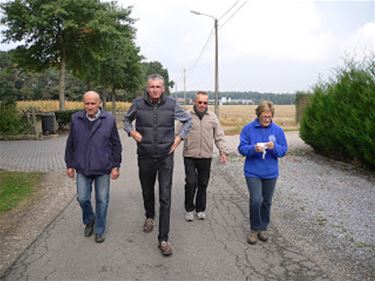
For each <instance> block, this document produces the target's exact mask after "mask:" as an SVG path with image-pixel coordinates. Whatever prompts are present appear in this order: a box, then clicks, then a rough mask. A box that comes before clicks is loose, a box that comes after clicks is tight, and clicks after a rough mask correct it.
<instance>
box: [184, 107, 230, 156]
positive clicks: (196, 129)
mask: <svg viewBox="0 0 375 281" xmlns="http://www.w3.org/2000/svg"><path fill="white" fill-rule="evenodd" d="M189 114H190V116H191V118H192V123H193V125H192V127H191V129H190V133H189V134H188V135H187V137H186V138H185V140H184V152H183V155H184V157H192V158H212V153H213V144H214V142H215V145H216V147H217V148H218V149H219V152H220V154H223V153H224V154H227V155H228V148H227V145H226V142H225V139H224V137H225V135H224V131H223V129H222V128H221V126H220V123H219V120H218V118H217V117H216V115H215V113H214V112H212V111H207V112H206V114H205V115H204V117H203V118H202V120H200V119H199V117H198V116H197V114H196V113H195V111H194V109H191V110H189Z"/></svg>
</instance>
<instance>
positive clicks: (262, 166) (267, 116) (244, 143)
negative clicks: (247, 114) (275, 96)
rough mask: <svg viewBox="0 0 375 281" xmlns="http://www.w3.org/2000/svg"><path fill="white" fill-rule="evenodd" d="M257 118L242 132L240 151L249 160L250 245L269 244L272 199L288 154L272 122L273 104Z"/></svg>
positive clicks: (260, 110)
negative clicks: (283, 161) (282, 165)
mask: <svg viewBox="0 0 375 281" xmlns="http://www.w3.org/2000/svg"><path fill="white" fill-rule="evenodd" d="M255 113H256V115H257V118H256V119H255V120H254V121H252V122H250V123H249V124H247V125H246V126H245V127H244V128H243V129H242V131H241V135H240V144H239V146H238V151H239V153H241V154H242V155H244V156H246V159H245V165H244V174H245V177H246V183H247V187H248V189H249V194H250V200H249V201H250V208H249V209H250V228H251V231H250V234H249V235H248V237H247V242H248V243H249V244H256V242H257V239H258V238H259V240H261V241H264V242H265V241H267V240H268V236H267V233H266V230H267V226H268V223H269V222H270V216H271V204H272V196H273V192H274V189H275V185H276V181H277V177H278V175H279V166H278V158H279V157H283V156H284V155H285V153H286V151H287V150H288V145H287V142H286V139H285V134H284V131H283V129H282V128H281V127H280V126H278V125H276V124H275V123H273V122H272V118H273V116H274V113H275V108H274V106H273V104H272V102H270V101H263V102H261V103H260V104H259V105H258V107H257V108H256V110H255Z"/></svg>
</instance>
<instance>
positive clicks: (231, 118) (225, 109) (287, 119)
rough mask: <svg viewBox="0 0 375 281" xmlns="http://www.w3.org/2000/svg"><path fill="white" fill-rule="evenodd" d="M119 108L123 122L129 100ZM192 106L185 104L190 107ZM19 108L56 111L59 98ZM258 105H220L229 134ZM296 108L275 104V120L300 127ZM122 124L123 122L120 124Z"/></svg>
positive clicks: (248, 118) (69, 106) (289, 127)
mask: <svg viewBox="0 0 375 281" xmlns="http://www.w3.org/2000/svg"><path fill="white" fill-rule="evenodd" d="M82 106H83V105H82V102H74V101H66V103H65V108H66V109H81V108H82ZM116 106H117V110H118V111H120V112H121V113H119V116H118V117H119V118H118V120H119V122H122V118H123V112H126V111H127V110H128V108H129V106H130V103H128V102H117V103H116ZM191 107H192V106H191V105H189V106H185V108H186V109H190V108H191ZM17 108H18V110H27V109H31V108H35V109H36V110H38V111H42V112H47V111H56V110H58V109H59V102H58V101H57V100H40V101H18V102H17ZM255 108H256V105H222V106H220V122H221V124H222V126H223V128H224V130H225V133H226V134H227V135H233V134H239V133H240V132H241V129H242V127H243V126H244V125H246V124H247V123H249V122H250V121H252V120H254V118H255ZM106 109H107V110H111V103H110V102H108V103H107V105H106ZM209 109H210V110H212V111H213V110H214V107H213V106H211V105H210V106H209ZM295 114H296V109H295V105H275V117H274V121H275V122H276V123H277V124H279V125H280V126H281V127H283V128H284V130H296V129H298V127H297V124H296V121H295ZM120 125H121V124H120Z"/></svg>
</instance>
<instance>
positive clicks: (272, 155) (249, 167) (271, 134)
mask: <svg viewBox="0 0 375 281" xmlns="http://www.w3.org/2000/svg"><path fill="white" fill-rule="evenodd" d="M269 141H273V142H274V144H275V146H274V148H273V149H267V150H266V151H267V153H266V155H265V158H264V159H263V158H262V153H261V152H256V151H255V145H256V144H257V143H258V142H269ZM287 150H288V144H287V142H286V139H285V134H284V131H283V129H282V128H281V127H280V126H278V125H276V124H275V123H274V122H272V123H271V124H270V125H269V126H268V127H263V126H262V125H261V124H260V122H259V119H258V118H256V119H255V120H254V121H253V122H250V123H249V124H247V125H246V126H245V127H244V128H243V129H242V131H241V134H240V144H239V146H238V152H239V153H240V154H241V155H243V156H246V159H245V165H244V174H245V177H256V178H260V179H274V178H277V177H278V175H279V164H278V158H279V157H283V156H284V155H285V153H286V152H287Z"/></svg>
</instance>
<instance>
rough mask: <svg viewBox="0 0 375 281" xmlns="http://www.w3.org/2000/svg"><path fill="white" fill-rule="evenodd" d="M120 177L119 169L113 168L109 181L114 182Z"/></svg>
mask: <svg viewBox="0 0 375 281" xmlns="http://www.w3.org/2000/svg"><path fill="white" fill-rule="evenodd" d="M119 176H120V168H117V167H114V168H112V171H111V179H113V180H116V179H118V177H119Z"/></svg>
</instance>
